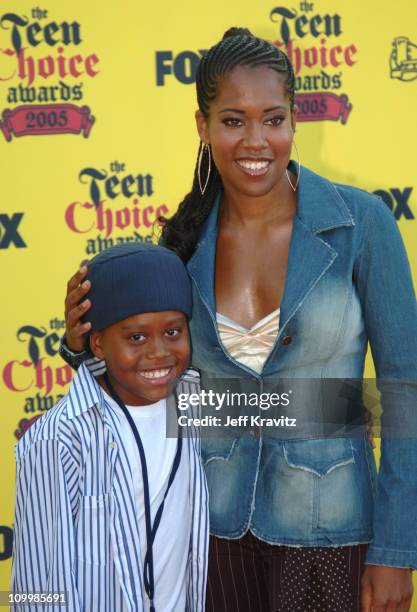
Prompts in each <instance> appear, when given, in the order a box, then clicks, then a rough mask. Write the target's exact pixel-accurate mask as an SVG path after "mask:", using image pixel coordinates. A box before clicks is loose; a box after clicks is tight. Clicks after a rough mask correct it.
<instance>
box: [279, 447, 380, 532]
mask: <svg viewBox="0 0 417 612" xmlns="http://www.w3.org/2000/svg"><path fill="white" fill-rule="evenodd" d="M283 451H284V459H285V463H286V465H287V469H288V470H291V471H292V472H293V477H292V478H291V480H290V484H289V486H290V487H295V488H296V489H297V490H298V492H299V493H298V502H299V504H300V508H309V510H308V513H309V515H310V521H311V522H310V528H311V529H312V532H311V534H312V537H313V534H315V535H316V536H319V535H320V534H321V535H322V537H325V538H326V541H327V542H329V541H330V542H332V541H334V542H336V541H337V540H334V539H333V538H334V537H335V536H336V535H337V534H340V533H344V534H346V537H347V538H349V537H351V536H352V539H353V540H355V538H356V536H355V535H354V533H355V530H356V529H357V528H358V525H360V526H361V529H365V528H368V527H369V525H368V523H369V517H368V516H367V515H368V512H367V511H366V509H365V508H364V507H363V495H362V494H361V487H362V486H363V483H362V480H363V479H364V478H363V476H361V474H360V473H359V472H360V470H358V467H360V466H357V465H356V455H355V453H354V448H353V445H352V441H351V440H349V439H347V438H327V439H323V438H322V439H314V440H301V441H293V442H285V443H284V445H283ZM361 478H362V480H361ZM304 519H305V521H307V520H308V517H307V515H306V516H305V517H304ZM350 534H351V535H350Z"/></svg>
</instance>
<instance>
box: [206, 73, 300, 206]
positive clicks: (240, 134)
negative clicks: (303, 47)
mask: <svg viewBox="0 0 417 612" xmlns="http://www.w3.org/2000/svg"><path fill="white" fill-rule="evenodd" d="M196 121H197V129H198V131H199V134H200V138H201V140H202V141H203V142H204V143H207V144H210V145H211V150H212V153H213V158H214V161H215V164H216V166H217V169H218V171H219V173H220V175H221V177H222V181H223V185H224V188H225V190H226V191H227V190H231V191H233V192H235V193H240V194H242V195H245V196H252V197H260V196H265V195H267V194H269V193H270V192H271V191H273V190H274V188H277V187H279V185H280V183H281V181H286V180H287V179H286V176H285V170H286V167H287V165H288V162H289V159H290V156H291V146H292V140H293V133H294V127H295V110H294V109H293V108H291V104H290V100H289V97H288V95H287V92H286V88H285V81H284V77H283V76H282V75H280V74H278V73H277V72H276V71H275V70H272V69H271V68H269V67H268V66H258V67H256V68H251V67H250V66H237V67H236V68H234V69H233V70H232V71H231V72H229V73H228V74H226V75H225V76H224V77H222V79H221V80H220V81H219V83H218V85H217V96H216V98H215V99H214V100H213V101H212V103H211V104H210V110H209V116H208V118H206V117H204V115H203V114H202V113H201V111H197V113H196Z"/></svg>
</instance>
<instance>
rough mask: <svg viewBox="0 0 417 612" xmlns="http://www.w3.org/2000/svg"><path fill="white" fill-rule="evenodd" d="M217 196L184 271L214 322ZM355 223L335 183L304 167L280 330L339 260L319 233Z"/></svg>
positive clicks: (294, 169)
mask: <svg viewBox="0 0 417 612" xmlns="http://www.w3.org/2000/svg"><path fill="white" fill-rule="evenodd" d="M289 169H290V170H292V171H294V172H296V169H297V167H296V164H295V163H294V162H292V161H291V162H290V164H289ZM220 198H221V193H219V194H218V195H217V197H216V200H215V202H214V204H213V208H212V210H211V212H210V214H209V216H208V218H207V219H206V221H205V223H204V225H203V227H202V230H201V234H200V239H199V241H198V243H197V246H196V249H195V251H194V253H193V255H192V257H191V258H190V260H189V261H188V264H187V269H188V272H189V273H190V275H191V277H192V279H193V280H194V282H195V284H196V286H197V289H198V291H199V293H200V296H201V298H202V299H203V302H204V303H205V304H206V306H207V308H208V309H209V311H210V312H211V315H212V318H213V320H214V318H215V313H216V304H215V296H214V277H215V255H216V241H217V217H218V212H219V204H220ZM354 225H355V222H354V220H353V218H352V215H351V213H350V210H349V208H348V206H347V204H346V203H345V201H344V200H343V198H342V197H341V195H340V194H339V192H338V191H337V189H336V187H335V186H334V185H333V183H331V182H330V181H328V180H327V179H325V178H323V177H321V176H319V175H318V174H316V173H315V172H312V171H311V170H308V168H305V167H304V166H302V168H301V173H300V180H299V184H298V188H297V214H296V216H295V219H294V225H293V232H292V237H291V244H290V252H289V258H288V269H287V280H286V284H285V293H284V298H283V301H282V304H281V315H280V321H281V323H280V329H281V330H283V329H285V324H286V323H287V322H288V321H289V319H290V318H291V317H292V316H293V314H294V313H295V311H296V310H297V304H300V303H301V302H302V301H303V299H304V297H305V296H306V294H307V293H308V292H309V291H310V290H311V288H312V287H313V286H314V284H315V283H316V282H317V280H318V279H319V278H320V277H321V275H322V274H324V273H325V272H326V270H327V269H328V268H329V267H330V266H331V265H332V263H333V261H334V260H335V259H336V257H337V252H336V251H335V250H334V249H333V248H332V247H331V246H330V245H328V244H327V243H326V242H325V241H324V240H322V239H321V238H320V235H319V234H320V232H324V231H326V230H330V229H335V228H339V227H345V228H349V227H353V226H354Z"/></svg>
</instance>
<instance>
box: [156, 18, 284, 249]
mask: <svg viewBox="0 0 417 612" xmlns="http://www.w3.org/2000/svg"><path fill="white" fill-rule="evenodd" d="M236 66H251V67H257V66H268V67H269V68H271V69H272V70H275V71H276V72H278V73H280V74H282V75H284V76H285V77H286V80H285V86H286V90H287V95H288V97H289V99H290V103H291V107H292V106H293V105H294V71H293V69H292V66H291V63H290V61H289V60H288V58H287V56H286V55H285V53H283V52H282V51H281V50H280V49H278V47H276V46H275V45H273V44H272V43H270V42H268V41H266V40H264V39H262V38H257V37H256V36H253V34H251V32H250V31H249V30H247V29H245V28H230V29H229V30H227V32H226V33H225V34H224V36H223V39H222V40H221V41H220V42H218V43H217V44H216V45H214V46H213V47H211V49H209V50H208V51H207V53H206V54H205V55H204V56H203V57H202V59H201V61H200V64H199V66H198V69H197V75H196V85H197V101H198V106H199V109H200V111H201V112H202V113H203V115H204V116H205V117H206V118H207V117H208V116H209V107H210V103H211V102H212V101H213V100H214V99H215V97H216V95H217V84H218V82H219V80H220V79H221V78H222V77H223V76H224V75H225V74H227V73H228V72H230V71H232V70H233V69H234V68H236ZM201 149H202V143H201V142H200V146H199V149H198V155H197V164H196V167H195V170H194V180H193V185H192V188H191V191H190V193H188V194H187V195H186V196H185V198H184V200H183V201H182V202H181V204H180V205H179V207H178V210H177V212H176V213H175V215H173V217H171V218H170V219H166V218H161V219H160V222H161V223H162V225H163V229H162V240H163V243H164V245H165V246H166V247H168V248H170V249H172V250H173V251H175V252H176V253H177V254H178V255H179V256H180V257H181V259H182V260H183V261H188V259H189V258H190V257H191V255H192V254H193V252H194V249H195V246H196V244H197V241H198V237H199V234H200V230H201V226H202V224H203V223H204V221H205V220H206V219H207V217H208V215H209V213H210V210H211V208H212V206H213V202H214V199H215V197H216V195H217V193H218V191H219V189H221V187H222V181H221V177H220V174H219V172H218V170H217V168H216V166H215V164H214V161H213V156H211V157H212V159H211V172H210V177H209V180H208V183H207V187H206V190H205V192H204V195H201V191H200V187H199V181H198V159H199V156H200V154H201ZM207 172H208V155H203V158H202V160H201V173H202V176H203V177H206V176H207Z"/></svg>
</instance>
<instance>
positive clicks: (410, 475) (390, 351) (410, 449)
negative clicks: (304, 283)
mask: <svg viewBox="0 0 417 612" xmlns="http://www.w3.org/2000/svg"><path fill="white" fill-rule="evenodd" d="M357 287H358V292H359V296H360V300H361V303H362V308H363V313H364V320H365V328H366V332H367V335H368V338H369V343H370V347H371V351H372V357H373V361H374V365H375V370H376V376H377V387H378V389H379V391H380V393H381V404H382V417H381V438H382V439H381V461H380V468H379V474H378V482H377V490H376V503H375V512H374V523H373V531H374V538H373V542H372V544H371V545H370V547H369V550H368V556H367V563H370V564H373V565H387V566H394V567H413V568H417V529H416V525H417V305H416V299H415V294H414V289H413V283H412V278H411V273H410V267H409V263H408V259H407V255H406V251H405V248H404V244H403V241H402V238H401V235H400V232H399V230H398V228H397V224H396V222H395V219H394V217H393V215H392V214H391V212H390V211H389V209H388V208H387V207H386V205H385V204H384V203H382V201H379V200H378V199H376V198H372V200H371V201H370V206H369V210H368V212H367V217H366V219H365V221H364V226H363V235H362V247H361V253H360V257H359V260H358V266H357Z"/></svg>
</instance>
